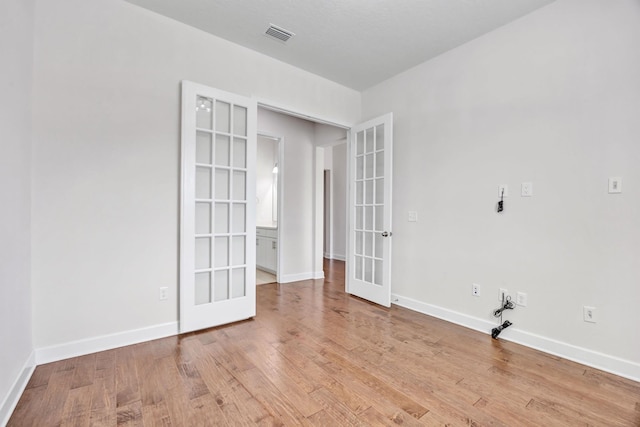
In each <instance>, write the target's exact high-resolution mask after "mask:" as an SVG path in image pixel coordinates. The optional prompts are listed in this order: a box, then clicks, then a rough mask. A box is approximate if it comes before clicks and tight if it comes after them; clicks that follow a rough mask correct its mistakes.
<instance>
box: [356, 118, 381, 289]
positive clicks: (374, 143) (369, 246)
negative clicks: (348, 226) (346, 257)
mask: <svg viewBox="0 0 640 427" xmlns="http://www.w3.org/2000/svg"><path fill="white" fill-rule="evenodd" d="M384 162H385V157H384V125H383V124H380V125H377V126H374V127H370V128H367V129H364V130H362V131H359V132H358V133H357V134H356V147H355V168H356V173H355V204H354V205H355V222H354V224H355V227H354V232H355V236H354V240H355V243H354V244H355V248H354V249H355V250H354V264H355V265H354V268H353V274H354V277H355V279H356V280H359V281H362V282H364V283H366V284H370V285H374V286H382V285H383V277H384V267H383V266H384V263H383V248H384V240H383V239H384V237H383V236H382V232H383V231H384V222H385V221H384V182H385V176H384Z"/></svg>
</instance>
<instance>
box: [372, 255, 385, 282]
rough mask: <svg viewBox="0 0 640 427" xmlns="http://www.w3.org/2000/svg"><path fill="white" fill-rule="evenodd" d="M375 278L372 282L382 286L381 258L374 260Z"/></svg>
mask: <svg viewBox="0 0 640 427" xmlns="http://www.w3.org/2000/svg"><path fill="white" fill-rule="evenodd" d="M375 267H376V270H375V279H374V283H375V284H376V285H379V286H382V273H383V271H382V260H376V262H375Z"/></svg>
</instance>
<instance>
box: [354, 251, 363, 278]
mask: <svg viewBox="0 0 640 427" xmlns="http://www.w3.org/2000/svg"><path fill="white" fill-rule="evenodd" d="M355 264H356V279H358V280H362V257H361V256H357V257H356V262H355Z"/></svg>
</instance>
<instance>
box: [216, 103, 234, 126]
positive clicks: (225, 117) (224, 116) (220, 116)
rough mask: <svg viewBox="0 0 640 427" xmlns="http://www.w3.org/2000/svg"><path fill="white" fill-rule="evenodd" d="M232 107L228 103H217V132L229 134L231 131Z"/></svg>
mask: <svg viewBox="0 0 640 427" xmlns="http://www.w3.org/2000/svg"><path fill="white" fill-rule="evenodd" d="M230 119H231V107H230V106H229V104H227V103H226V102H222V101H216V131H217V132H225V133H229V130H230V129H231V128H230V126H229V121H230Z"/></svg>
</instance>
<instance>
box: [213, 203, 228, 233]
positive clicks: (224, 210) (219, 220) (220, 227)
mask: <svg viewBox="0 0 640 427" xmlns="http://www.w3.org/2000/svg"><path fill="white" fill-rule="evenodd" d="M215 213H216V215H215V218H214V219H215V224H216V226H215V229H214V232H215V233H216V234H223V233H228V232H229V203H216V212H215Z"/></svg>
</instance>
